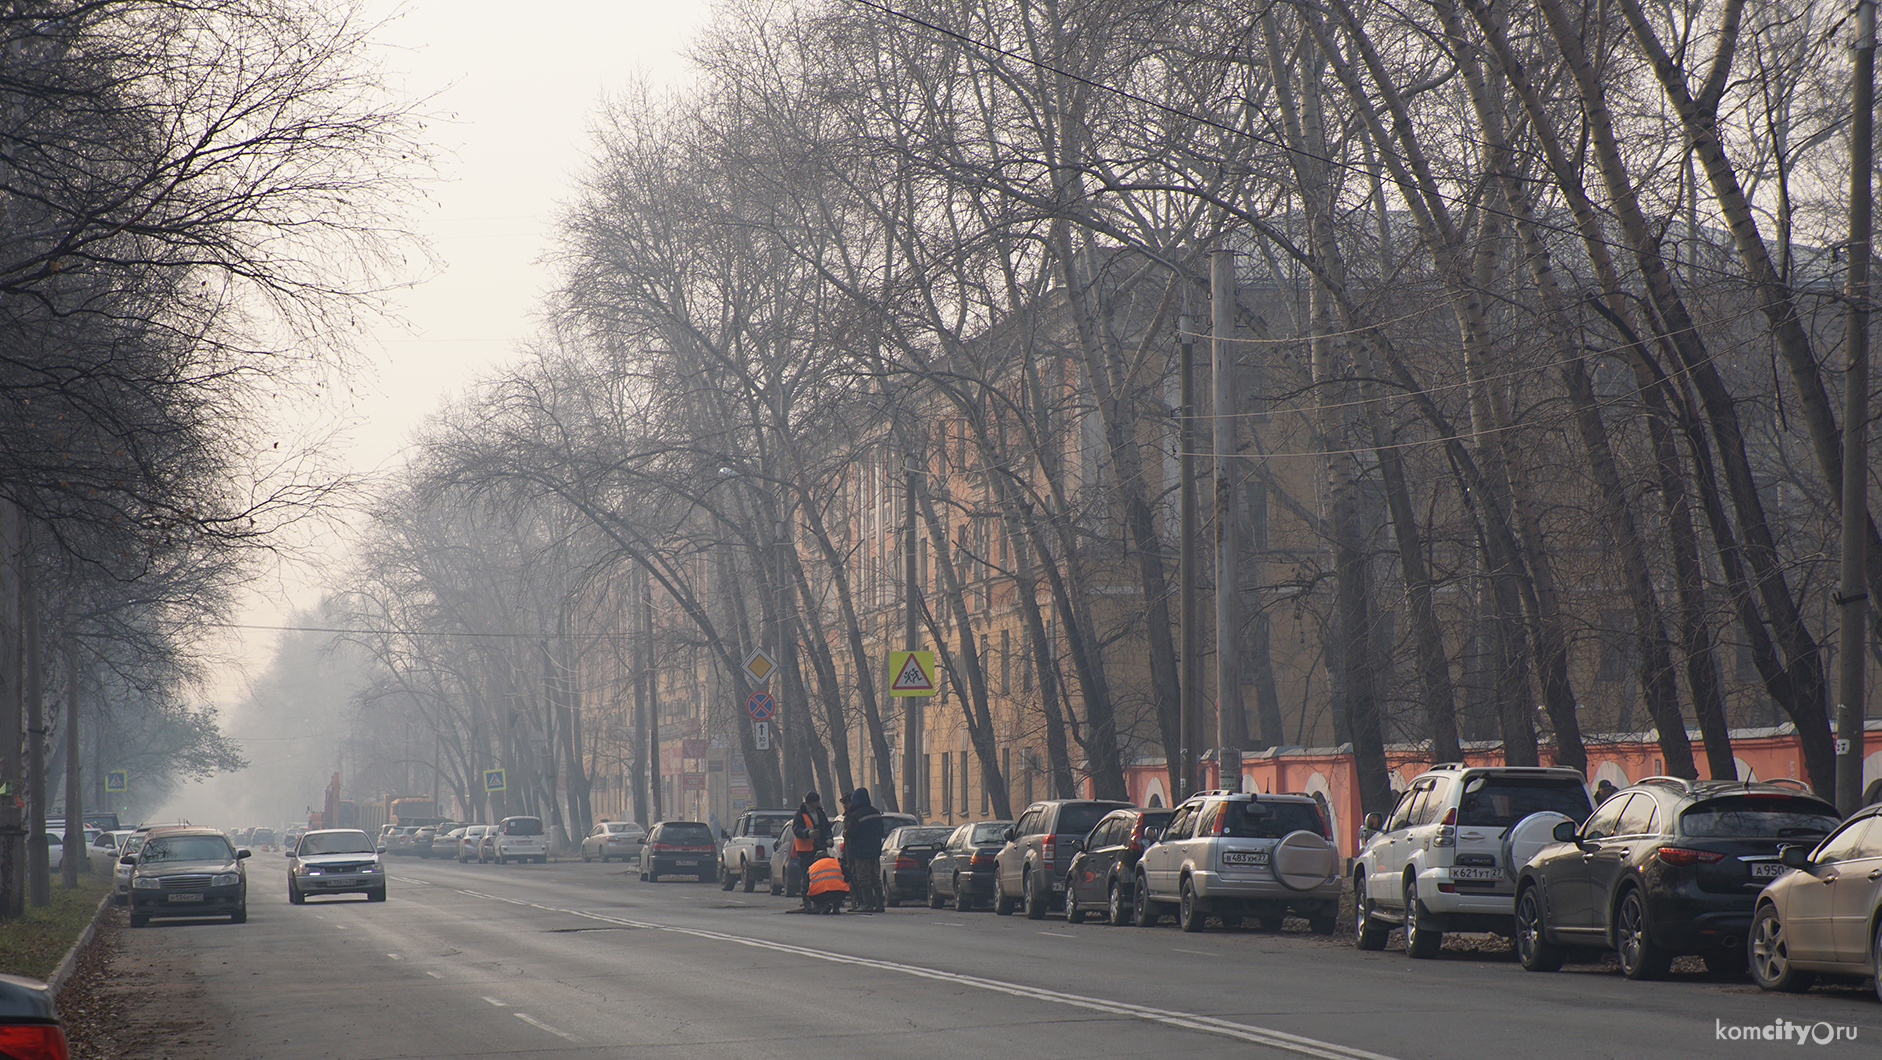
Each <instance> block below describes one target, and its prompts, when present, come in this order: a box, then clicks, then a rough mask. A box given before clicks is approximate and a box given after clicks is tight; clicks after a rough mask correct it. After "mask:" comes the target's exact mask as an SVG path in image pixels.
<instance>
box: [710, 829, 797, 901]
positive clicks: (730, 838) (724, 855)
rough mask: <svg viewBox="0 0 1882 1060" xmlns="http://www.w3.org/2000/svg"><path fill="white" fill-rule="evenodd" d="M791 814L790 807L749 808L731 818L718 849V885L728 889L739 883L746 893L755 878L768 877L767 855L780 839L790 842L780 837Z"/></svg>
mask: <svg viewBox="0 0 1882 1060" xmlns="http://www.w3.org/2000/svg"><path fill="white" fill-rule="evenodd" d="M795 815H796V814H795V811H793V810H751V811H749V812H747V813H743V814H740V815H739V818H738V820H736V821H734V822H732V830H731V831H730V832H727V833H725V835H724V838H725V845H724V846H723V847H721V848H720V849H719V885H720V886H721V887H723V888H724V889H725V890H728V891H729V890H731V889H732V888H733V887H735V886H737V885H738V884H740V883H743V884H744V885H745V893H746V894H750V893H751V892H752V889H753V888H755V887H757V886H758V881H759V880H768V879H770V877H771V855H772V853H773V852H774V851H775V850H776V849H777V846H778V844H779V843H780V842H782V843H783V844H784V845H786V846H789V845H790V840H789V839H788V838H783V837H784V833H785V830H786V829H787V828H789V827H790V824H791V818H792V817H793V816H795Z"/></svg>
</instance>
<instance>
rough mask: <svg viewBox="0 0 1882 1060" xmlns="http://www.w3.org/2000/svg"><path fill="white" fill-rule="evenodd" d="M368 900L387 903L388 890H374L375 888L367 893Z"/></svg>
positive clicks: (376, 888) (379, 888)
mask: <svg viewBox="0 0 1882 1060" xmlns="http://www.w3.org/2000/svg"><path fill="white" fill-rule="evenodd" d="M366 900H367V901H368V902H383V901H385V900H386V889H385V888H384V887H374V888H373V889H372V890H370V891H367V892H366Z"/></svg>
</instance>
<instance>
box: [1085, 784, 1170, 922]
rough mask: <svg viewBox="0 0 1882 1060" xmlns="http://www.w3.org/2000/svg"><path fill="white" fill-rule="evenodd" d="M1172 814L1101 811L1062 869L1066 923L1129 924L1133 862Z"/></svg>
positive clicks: (1137, 810) (1163, 812)
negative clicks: (1080, 847) (1089, 918)
mask: <svg viewBox="0 0 1882 1060" xmlns="http://www.w3.org/2000/svg"><path fill="white" fill-rule="evenodd" d="M1175 813H1176V811H1175V810H1174V809H1155V810H1149V809H1138V808H1132V809H1128V810H1112V811H1111V812H1110V813H1108V814H1105V815H1104V820H1102V821H1099V822H1098V824H1097V826H1096V827H1094V828H1093V829H1092V830H1091V832H1090V834H1089V835H1087V836H1085V842H1084V849H1083V850H1080V851H1079V852H1078V853H1077V854H1076V855H1075V856H1074V857H1073V858H1072V864H1071V865H1070V866H1069V867H1068V868H1067V869H1066V870H1065V920H1066V922H1067V923H1070V924H1076V923H1078V922H1079V921H1081V920H1084V919H1085V918H1086V916H1088V915H1096V916H1097V917H1098V919H1100V920H1104V921H1107V922H1109V923H1112V924H1116V925H1118V926H1120V927H1122V926H1123V925H1125V924H1127V923H1129V922H1130V914H1131V902H1132V901H1133V900H1134V899H1133V897H1132V894H1131V888H1132V887H1133V886H1134V884H1135V882H1136V880H1137V862H1138V860H1139V859H1141V858H1142V857H1143V854H1144V851H1145V850H1147V849H1149V847H1150V846H1151V844H1153V843H1155V842H1156V841H1157V838H1158V837H1159V836H1161V835H1162V834H1163V826H1164V825H1166V824H1169V823H1170V818H1171V816H1173V815H1174V814H1175Z"/></svg>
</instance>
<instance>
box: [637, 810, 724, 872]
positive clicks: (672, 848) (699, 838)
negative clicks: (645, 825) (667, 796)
mask: <svg viewBox="0 0 1882 1060" xmlns="http://www.w3.org/2000/svg"><path fill="white" fill-rule="evenodd" d="M718 852H719V843H718V840H716V839H714V838H713V837H712V829H710V828H707V827H706V826H705V825H703V824H701V823H699V822H698V821H661V822H660V823H659V824H657V825H654V826H653V830H652V831H650V832H648V833H647V842H646V843H645V844H644V845H642V847H641V848H640V878H641V879H643V880H645V881H647V882H648V883H657V882H659V880H660V877H662V876H697V877H699V882H701V883H711V882H712V881H713V880H714V879H715V878H716V877H717V876H718V872H719V866H718V860H719V859H718V856H717V855H718Z"/></svg>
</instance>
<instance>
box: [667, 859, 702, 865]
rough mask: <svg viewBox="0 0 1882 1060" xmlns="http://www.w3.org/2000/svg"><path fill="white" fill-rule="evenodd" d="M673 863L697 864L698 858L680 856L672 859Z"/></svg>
mask: <svg viewBox="0 0 1882 1060" xmlns="http://www.w3.org/2000/svg"><path fill="white" fill-rule="evenodd" d="M673 864H675V865H697V864H699V859H698V858H680V859H678V860H676V861H674V862H673Z"/></svg>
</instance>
